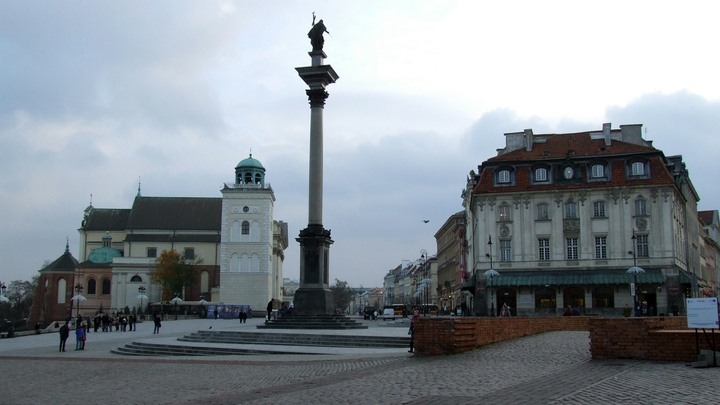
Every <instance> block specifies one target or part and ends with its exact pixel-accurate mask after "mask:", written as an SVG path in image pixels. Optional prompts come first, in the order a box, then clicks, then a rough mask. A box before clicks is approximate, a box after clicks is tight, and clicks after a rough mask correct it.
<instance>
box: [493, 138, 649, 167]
mask: <svg viewBox="0 0 720 405" xmlns="http://www.w3.org/2000/svg"><path fill="white" fill-rule="evenodd" d="M543 137H546V142H545V143H534V144H533V146H532V150H531V151H529V152H528V151H526V150H525V148H521V149H518V150H514V151H512V152H508V153H505V154H503V155H500V156H495V157H492V158H490V159H488V160H487V162H488V163H496V162H515V161H523V160H554V159H565V158H568V157H569V158H579V157H599V158H600V157H604V158H607V157H609V156H613V155H626V154H632V153H647V152H658V150H657V149H655V148H653V147H649V146H642V145H636V144H634V143H628V142H623V141H618V140H615V139H613V140H612V141H611V144H610V145H608V146H605V140H603V139H590V132H579V133H573V134H537V135H534V138H543ZM568 151H572V153H571V154H568Z"/></svg>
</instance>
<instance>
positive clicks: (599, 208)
mask: <svg viewBox="0 0 720 405" xmlns="http://www.w3.org/2000/svg"><path fill="white" fill-rule="evenodd" d="M593 217H595V218H604V217H605V201H596V202H594V203H593Z"/></svg>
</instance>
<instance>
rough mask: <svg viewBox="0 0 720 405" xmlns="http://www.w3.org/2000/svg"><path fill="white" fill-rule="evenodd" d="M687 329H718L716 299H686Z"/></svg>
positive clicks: (719, 326)
mask: <svg viewBox="0 0 720 405" xmlns="http://www.w3.org/2000/svg"><path fill="white" fill-rule="evenodd" d="M687 323H688V328H706V329H720V325H718V323H719V322H718V299H717V298H688V299H687Z"/></svg>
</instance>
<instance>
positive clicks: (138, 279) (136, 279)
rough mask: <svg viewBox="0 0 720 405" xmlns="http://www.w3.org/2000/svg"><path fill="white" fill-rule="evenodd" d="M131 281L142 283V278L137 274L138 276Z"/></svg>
mask: <svg viewBox="0 0 720 405" xmlns="http://www.w3.org/2000/svg"><path fill="white" fill-rule="evenodd" d="M130 281H131V282H133V283H142V277H140V276H138V275H137V274H136V275H134V276H132V278H131V279H130Z"/></svg>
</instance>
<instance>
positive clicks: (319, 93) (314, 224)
mask: <svg viewBox="0 0 720 405" xmlns="http://www.w3.org/2000/svg"><path fill="white" fill-rule="evenodd" d="M309 55H310V58H311V60H312V66H308V67H300V68H295V69H296V70H297V72H298V74H299V75H300V78H302V79H303V80H304V81H305V83H306V84H307V85H308V87H310V89H308V90H306V93H307V96H308V100H309V102H310V170H309V190H308V194H309V197H308V226H307V228H305V229H303V230H301V231H300V236H299V237H298V238H297V239H296V240H297V241H298V242H300V287H299V288H298V289H297V291H296V292H295V300H294V302H295V308H296V309H295V310H296V311H297V312H298V313H299V314H301V315H330V314H333V313H334V312H335V306H334V304H333V294H332V291H330V286H329V283H328V281H329V278H330V271H329V267H330V266H329V264H330V263H329V256H330V245H331V244H332V243H333V241H332V239H330V230H329V229H325V228H324V227H323V223H322V208H323V109H324V107H325V100H326V99H327V98H328V93H327V91H325V88H326V87H327V86H328V85H329V84H331V83H335V80H337V79H338V76H337V73H335V71H334V70H333V68H332V67H331V66H330V65H324V64H323V60H324V59H325V58H326V57H327V55H325V52H323V51H322V50H313V51H312V52H310V53H309Z"/></svg>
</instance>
